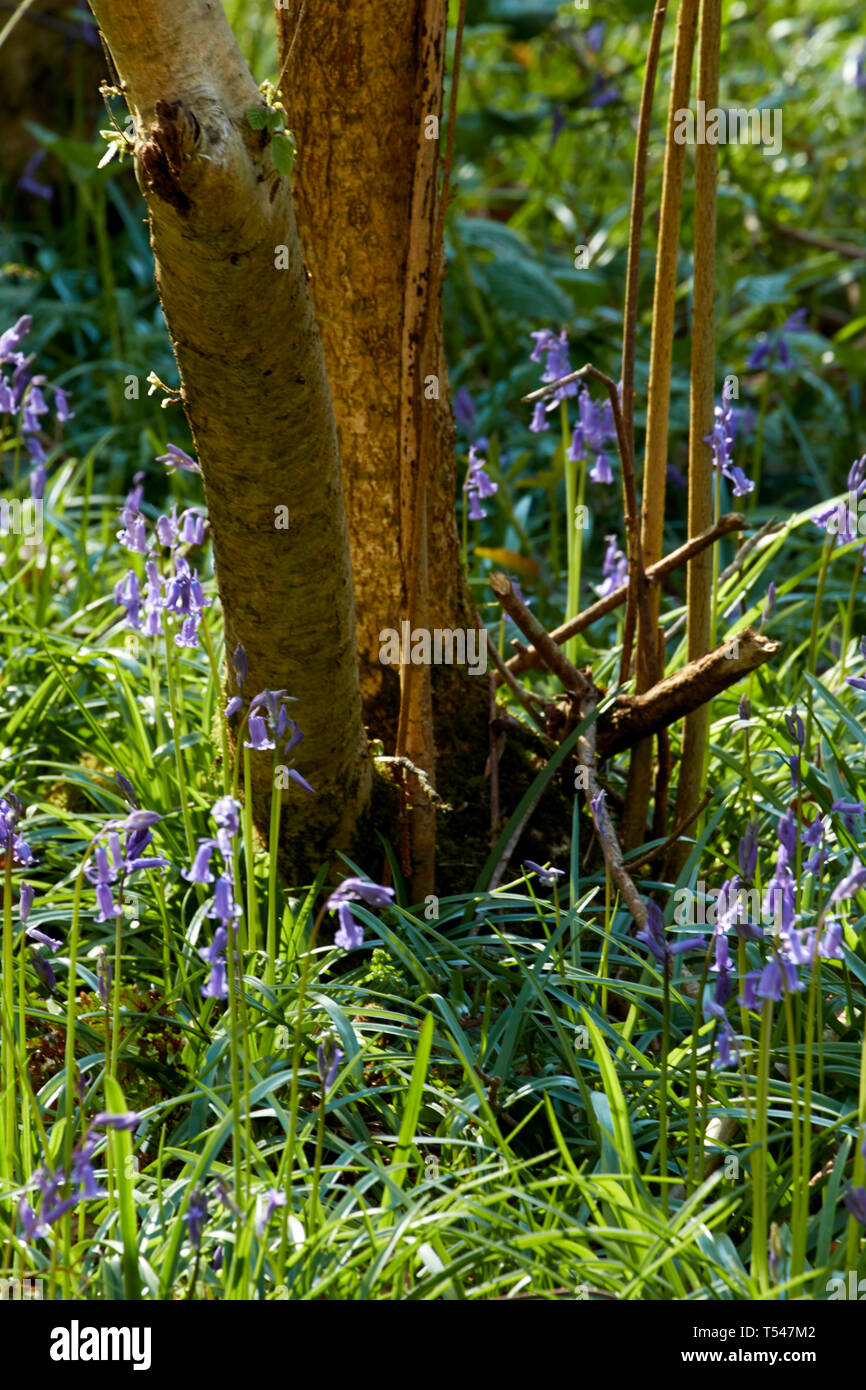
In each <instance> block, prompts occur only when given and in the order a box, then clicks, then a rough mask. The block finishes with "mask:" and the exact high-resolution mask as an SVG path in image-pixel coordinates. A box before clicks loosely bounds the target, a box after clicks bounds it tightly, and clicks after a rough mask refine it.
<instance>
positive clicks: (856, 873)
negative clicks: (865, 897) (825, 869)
mask: <svg viewBox="0 0 866 1390" xmlns="http://www.w3.org/2000/svg"><path fill="white" fill-rule="evenodd" d="M863 887H866V868H864V867H863V865H862V864H861V863H860V860H859V859H855V860H854V863H853V864H852V865H851V871H850V873H848V874H846V876H845V877H844V878H843V879H842V881H841V882H840V883H837V884H836V887H835V888H834V889H833V892H832V893H831V894H830V901H829V903H828V907H832V906H833V904H834V903H839V902H846V901H847V900H848V899H849V898H853V896H854V894H855V893H859V892H860V890H861V889H862V888H863Z"/></svg>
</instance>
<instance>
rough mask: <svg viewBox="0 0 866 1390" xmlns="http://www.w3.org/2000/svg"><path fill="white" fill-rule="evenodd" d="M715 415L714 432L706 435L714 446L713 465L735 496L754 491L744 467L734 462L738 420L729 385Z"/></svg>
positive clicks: (705, 440)
mask: <svg viewBox="0 0 866 1390" xmlns="http://www.w3.org/2000/svg"><path fill="white" fill-rule="evenodd" d="M714 416H715V424H714V425H713V431H712V434H708V435H706V436H705V437H704V443H706V444H709V445H711V446H712V450H713V467H714V468H718V469H720V471H721V472H722V473H723V475H724V476H725V477H726V478H727V480H728V482H729V483H730V484H731V491H732V492H733V494H734V496H735V497H743V496H745V494H746V493H749V492H753V491H754V488H755V484H754V483H753V482H752V481H751V480H750V479H749V478H747V477H746V475H745V473H744V472H743V470H742V468H740V467H739V466H738V465H737V464H735V463H734V439H735V435H736V421H735V417H734V412H733V409H732V406H731V396H730V394H729V391H728V388H727V385H726V386H725V388H724V390H723V391H722V404H721V405H717V406H716V407H715V410H714Z"/></svg>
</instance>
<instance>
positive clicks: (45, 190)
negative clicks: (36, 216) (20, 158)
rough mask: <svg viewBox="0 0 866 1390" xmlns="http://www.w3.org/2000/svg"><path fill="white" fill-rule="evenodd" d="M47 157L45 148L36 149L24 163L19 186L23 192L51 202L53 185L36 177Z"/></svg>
mask: <svg viewBox="0 0 866 1390" xmlns="http://www.w3.org/2000/svg"><path fill="white" fill-rule="evenodd" d="M44 158H45V151H44V150H34V152H33V154H32V155H31V156H30V158H29V159H28V161H27V163H26V164H25V165H24V169H23V171H22V173H21V177H20V178H19V180H18V187H19V188H20V189H21V192H22V193H30V194H32V196H33V197H34V198H42V199H43V201H44V202H46V203H47V202H50V200H51V195H52V192H53V190H52V188H51V185H50V184H48V183H40V182H39V180H38V179H37V178H36V170H37V169H38V168H39V166H40V164H41V163H42V161H43V160H44Z"/></svg>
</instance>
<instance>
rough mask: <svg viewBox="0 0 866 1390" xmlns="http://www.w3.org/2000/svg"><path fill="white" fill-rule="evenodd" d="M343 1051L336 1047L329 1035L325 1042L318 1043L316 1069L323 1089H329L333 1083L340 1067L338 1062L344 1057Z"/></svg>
mask: <svg viewBox="0 0 866 1390" xmlns="http://www.w3.org/2000/svg"><path fill="white" fill-rule="evenodd" d="M345 1055H346V1054H345V1052H343V1051H341V1049H340V1048H339V1047H337V1044H336V1041H335V1040H334V1038H332V1037H329V1038H327V1039H326V1041H325V1042H321V1043H319V1046H318V1047H317V1049H316V1070H317V1071H318V1073H319V1080H320V1081H321V1083H322V1087H323V1089H324V1090H325V1091H326V1092H327V1091H330V1089H331V1087H332V1085H333V1084H334V1077H335V1076H336V1075H337V1072H338V1071H339V1069H340V1063H341V1062H342V1061H343V1059H344V1057H345Z"/></svg>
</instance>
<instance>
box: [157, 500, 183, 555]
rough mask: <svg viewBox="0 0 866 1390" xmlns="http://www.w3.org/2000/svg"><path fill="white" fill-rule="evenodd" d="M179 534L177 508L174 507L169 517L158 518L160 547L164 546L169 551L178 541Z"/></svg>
mask: <svg viewBox="0 0 866 1390" xmlns="http://www.w3.org/2000/svg"><path fill="white" fill-rule="evenodd" d="M177 533H178V520H177V507H172V509H171V513H170V514H169V515H163V516H160V517H157V521H156V539H157V540H158V541H159V543H160V545H164V546H165V547H166V548H167V549H170V548H171V547H172V546H173V545H174V543H175V541H176V540H177Z"/></svg>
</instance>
